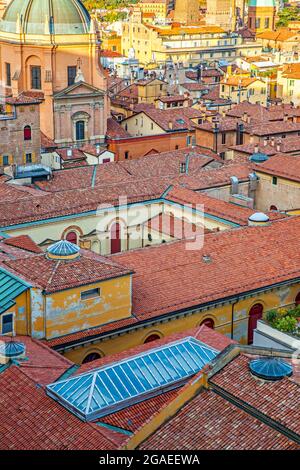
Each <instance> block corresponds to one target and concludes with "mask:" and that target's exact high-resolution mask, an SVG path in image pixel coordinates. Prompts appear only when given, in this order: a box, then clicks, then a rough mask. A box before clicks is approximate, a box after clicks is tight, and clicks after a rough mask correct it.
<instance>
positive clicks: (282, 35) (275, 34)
mask: <svg viewBox="0 0 300 470" xmlns="http://www.w3.org/2000/svg"><path fill="white" fill-rule="evenodd" d="M256 38H257V39H269V40H273V41H288V40H289V39H294V40H297V38H299V34H297V33H295V32H292V31H288V30H286V29H279V30H278V31H263V32H262V33H258V34H257V35H256Z"/></svg>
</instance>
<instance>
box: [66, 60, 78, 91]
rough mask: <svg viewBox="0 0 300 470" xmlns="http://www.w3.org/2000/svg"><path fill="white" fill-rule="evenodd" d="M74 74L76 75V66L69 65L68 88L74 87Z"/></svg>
mask: <svg viewBox="0 0 300 470" xmlns="http://www.w3.org/2000/svg"><path fill="white" fill-rule="evenodd" d="M76 74H77V67H76V65H69V66H68V86H71V85H74V83H75V77H76Z"/></svg>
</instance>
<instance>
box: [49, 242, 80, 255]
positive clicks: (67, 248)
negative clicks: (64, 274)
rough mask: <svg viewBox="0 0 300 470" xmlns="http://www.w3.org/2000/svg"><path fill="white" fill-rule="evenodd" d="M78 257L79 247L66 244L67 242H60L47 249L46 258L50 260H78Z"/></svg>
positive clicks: (69, 243)
mask: <svg viewBox="0 0 300 470" xmlns="http://www.w3.org/2000/svg"><path fill="white" fill-rule="evenodd" d="M79 255H80V248H79V246H77V245H75V244H74V243H71V242H68V240H60V241H59V242H57V243H54V244H53V245H51V246H49V248H48V249H47V256H48V258H50V259H62V260H68V259H75V258H78V256H79Z"/></svg>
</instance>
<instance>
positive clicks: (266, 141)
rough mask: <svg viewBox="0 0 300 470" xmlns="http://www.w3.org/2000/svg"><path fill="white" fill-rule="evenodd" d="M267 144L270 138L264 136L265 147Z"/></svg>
mask: <svg viewBox="0 0 300 470" xmlns="http://www.w3.org/2000/svg"><path fill="white" fill-rule="evenodd" d="M267 145H268V139H266V138H265V137H264V147H266V146H267Z"/></svg>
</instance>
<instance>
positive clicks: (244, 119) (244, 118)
mask: <svg viewBox="0 0 300 470" xmlns="http://www.w3.org/2000/svg"><path fill="white" fill-rule="evenodd" d="M242 119H243V121H244V122H248V113H247V112H246V111H245V112H244V113H243V117H242Z"/></svg>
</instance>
